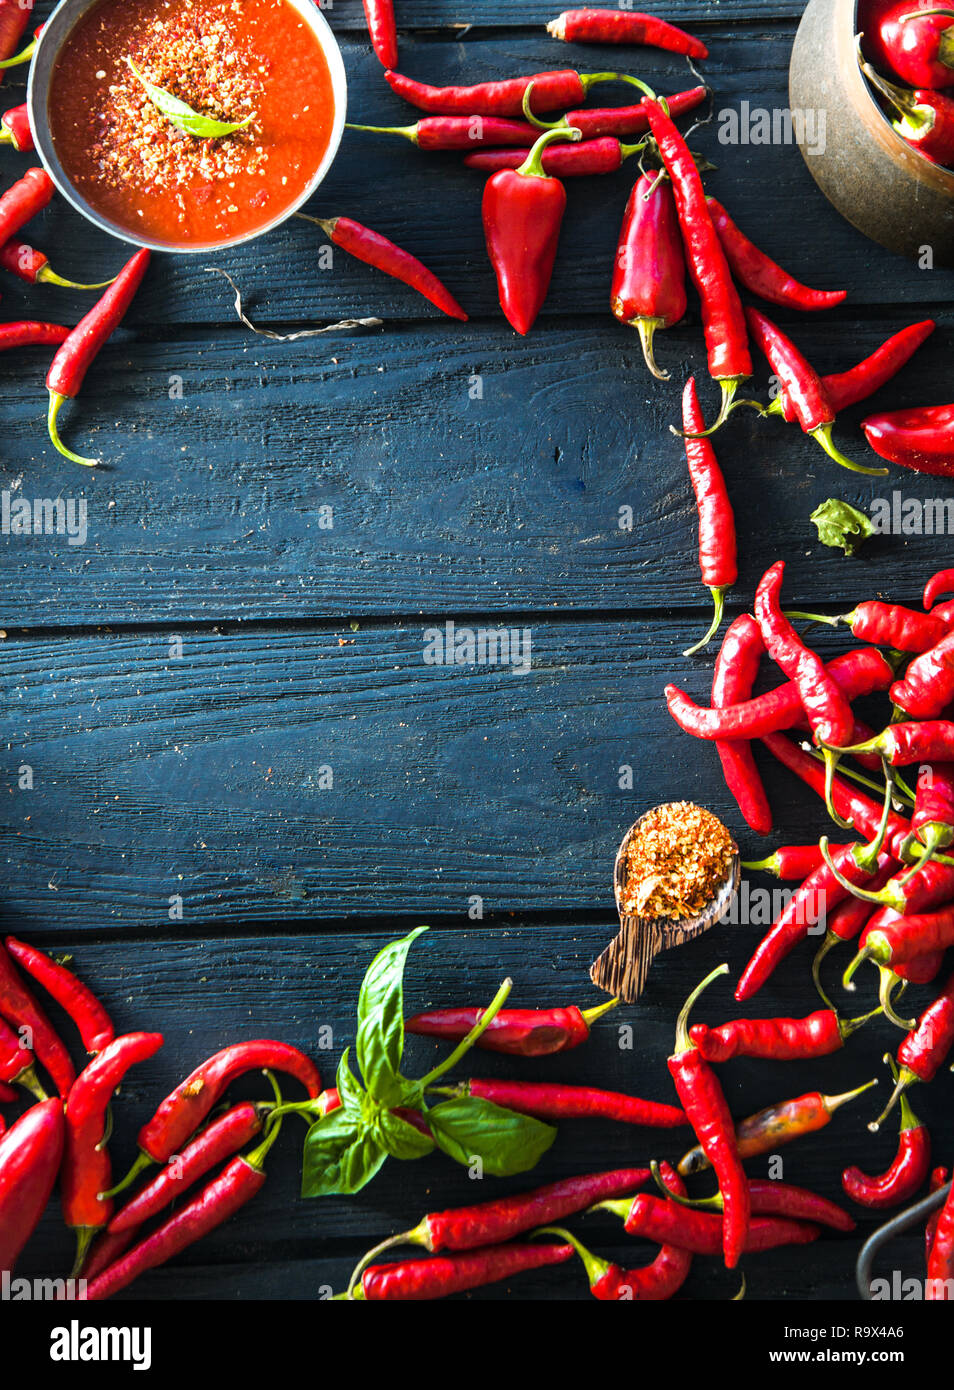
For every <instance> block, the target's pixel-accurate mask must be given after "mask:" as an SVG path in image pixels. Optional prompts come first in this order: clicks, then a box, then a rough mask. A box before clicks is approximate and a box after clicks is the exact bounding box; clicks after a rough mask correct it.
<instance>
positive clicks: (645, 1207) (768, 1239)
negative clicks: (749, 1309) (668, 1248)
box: [600, 1193, 821, 1255]
mask: <svg viewBox="0 0 954 1390" xmlns="http://www.w3.org/2000/svg"><path fill="white" fill-rule="evenodd" d="M600 1205H601V1207H602V1209H603V1210H605V1211H609V1212H612V1213H613V1215H614V1216H619V1217H621V1218H622V1219H623V1221H624V1222H625V1227H626V1232H627V1234H628V1235H631V1236H641V1237H642V1238H643V1239H644V1240H652V1241H655V1242H656V1243H657V1244H659V1245H676V1246H679V1247H680V1248H681V1249H683V1250H689V1251H691V1252H692V1254H694V1255H718V1254H719V1253H720V1250H721V1248H722V1241H721V1234H722V1224H723V1220H724V1214H723V1216H722V1217H719V1216H716V1215H714V1214H713V1213H712V1212H708V1211H694V1210H693V1209H692V1208H690V1207H681V1206H678V1205H677V1204H676V1203H675V1202H667V1201H665V1200H663V1199H662V1198H661V1197H653V1196H650V1195H649V1194H648V1193H641V1194H640V1195H639V1196H637V1197H634V1198H633V1201H632V1204H631V1205H627V1203H626V1202H603V1203H601V1204H600ZM820 1235H821V1227H820V1226H817V1225H814V1224H811V1223H809V1222H806V1221H792V1220H789V1219H788V1218H787V1217H784V1216H754V1217H752V1219H751V1221H750V1223H749V1225H748V1229H747V1232H746V1235H745V1238H744V1241H743V1244H742V1250H741V1251H740V1253H744V1254H758V1253H760V1252H761V1251H764V1250H776V1249H778V1247H779V1246H781V1245H808V1244H810V1243H811V1241H813V1240H817V1239H818V1237H819V1236H820Z"/></svg>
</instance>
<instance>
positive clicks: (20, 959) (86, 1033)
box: [5, 936, 116, 1053]
mask: <svg viewBox="0 0 954 1390" xmlns="http://www.w3.org/2000/svg"><path fill="white" fill-rule="evenodd" d="M5 945H6V948H7V950H8V951H9V952H10V955H11V956H12V957H13V959H14V960H15V961H16V962H17V964H18V965H19V966H20V968H21V969H22V970H24V971H26V973H27V974H28V975H29V976H31V978H32V979H34V980H35V981H36V982H37V984H38V985H42V986H43V988H44V989H45V990H46V992H47V994H49V995H50V997H51V998H52V999H55V1000H56V1002H57V1004H59V1006H60V1008H61V1009H63V1011H64V1012H65V1013H66V1014H68V1015H69V1017H70V1018H71V1019H72V1020H73V1022H74V1023H75V1024H76V1027H77V1028H78V1029H79V1034H80V1037H81V1038H82V1040H83V1046H84V1047H85V1048H86V1051H87V1052H90V1053H93V1052H101V1051H102V1049H103V1048H104V1047H105V1046H106V1044H107V1043H111V1042H112V1040H113V1038H114V1037H115V1036H116V1030H115V1028H114V1027H113V1023H112V1019H111V1018H110V1017H109V1014H108V1013H107V1012H106V1010H105V1009H104V1008H103V1006H102V1004H101V1003H100V1002H99V1000H98V999H97V998H96V995H95V994H94V993H93V991H92V990H91V989H90V988H89V987H88V986H87V985H84V984H83V982H82V980H79V979H77V977H76V976H75V975H74V974H73V973H72V971H70V970H67V969H66V967H65V966H63V965H59V964H58V963H57V962H56V961H55V960H51V959H50V957H49V956H47V955H44V953H43V952H42V951H38V950H37V949H36V948H35V947H34V946H28V945H27V944H26V942H25V941H18V940H17V938H16V937H15V936H8V937H7V939H6V942H5Z"/></svg>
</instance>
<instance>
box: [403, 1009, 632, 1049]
mask: <svg viewBox="0 0 954 1390" xmlns="http://www.w3.org/2000/svg"><path fill="white" fill-rule="evenodd" d="M618 1002H619V1001H618V1000H617V999H611V1000H609V1001H608V1002H607V1003H605V1004H598V1005H596V1007H595V1008H592V1009H578V1008H577V1007H576V1005H572V1006H571V1007H570V1008H567V1009H501V1010H499V1012H498V1013H497V1014H496V1016H495V1017H494V1019H493V1022H492V1023H491V1024H490V1025H489V1027H488V1028H486V1029H485V1031H484V1032H483V1033H481V1035H480V1037H479V1038H478V1039H477V1043H476V1046H477V1047H483V1048H486V1049H487V1050H488V1051H489V1052H507V1053H510V1054H511V1055H512V1056H516V1057H548V1056H549V1055H550V1054H551V1053H554V1052H566V1051H567V1050H568V1049H569V1048H571V1047H579V1045H580V1043H583V1042H586V1040H587V1038H588V1037H589V1036H590V1028H591V1027H592V1025H593V1024H594V1023H595V1022H596V1020H597V1019H598V1018H602V1017H603V1015H604V1014H605V1013H608V1012H609V1011H610V1009H614V1008H615V1007H616V1005H617V1004H618ZM483 1014H484V1010H483V1009H479V1008H462V1009H428V1010H427V1011H426V1012H424V1013H420V1014H415V1015H414V1017H413V1018H409V1019H408V1020H407V1022H406V1023H405V1025H404V1028H405V1031H406V1032H408V1033H415V1034H418V1035H420V1036H423V1037H426V1038H451V1039H452V1038H466V1036H467V1034H468V1033H469V1032H470V1030H471V1029H472V1028H474V1027H475V1026H476V1025H477V1024H478V1023H479V1022H480V1020H481V1018H482V1017H483Z"/></svg>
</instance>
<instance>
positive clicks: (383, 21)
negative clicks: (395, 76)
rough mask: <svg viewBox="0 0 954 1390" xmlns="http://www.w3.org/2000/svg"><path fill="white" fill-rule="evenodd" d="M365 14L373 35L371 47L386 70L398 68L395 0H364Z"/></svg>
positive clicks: (369, 31) (370, 32)
mask: <svg viewBox="0 0 954 1390" xmlns="http://www.w3.org/2000/svg"><path fill="white" fill-rule="evenodd" d="M364 14H365V18H366V19H367V21H368V33H369V34H370V35H371V47H372V48H373V49H374V51H375V53H376V54H377V56H378V58H379V59H380V61H381V62H382V63H383V65H384V66H385V67H386V68H396V67H397V62H398V41H397V24H396V23H395V20H394V0H364Z"/></svg>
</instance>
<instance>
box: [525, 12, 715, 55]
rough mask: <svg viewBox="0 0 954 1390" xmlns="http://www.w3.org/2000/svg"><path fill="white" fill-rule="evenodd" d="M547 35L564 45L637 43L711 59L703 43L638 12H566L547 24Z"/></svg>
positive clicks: (671, 26)
mask: <svg viewBox="0 0 954 1390" xmlns="http://www.w3.org/2000/svg"><path fill="white" fill-rule="evenodd" d="M547 33H548V34H552V35H553V37H554V38H555V39H562V40H563V41H564V42H565V43H638V44H645V45H648V46H649V47H650V48H665V49H667V50H668V51H669V52H670V53H684V54H687V55H688V56H689V57H690V58H708V56H709V50H708V48H706V46H705V44H704V43H703V42H702V40H701V39H696V38H693V36H692V34H687V33H686V31H685V30H684V29H677V28H676V26H675V25H674V24H667V23H666V21H665V20H664V19H657V18H656V17H655V16H654V15H649V14H639V13H637V12H636V11H635V10H590V9H587V10H564V11H563V13H562V14H560V15H557V17H556V19H551V20H550V22H549V23H548V24H547Z"/></svg>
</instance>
